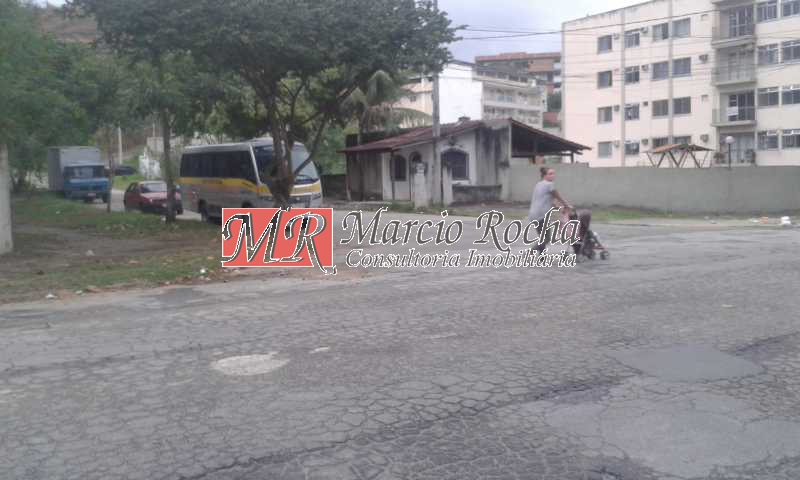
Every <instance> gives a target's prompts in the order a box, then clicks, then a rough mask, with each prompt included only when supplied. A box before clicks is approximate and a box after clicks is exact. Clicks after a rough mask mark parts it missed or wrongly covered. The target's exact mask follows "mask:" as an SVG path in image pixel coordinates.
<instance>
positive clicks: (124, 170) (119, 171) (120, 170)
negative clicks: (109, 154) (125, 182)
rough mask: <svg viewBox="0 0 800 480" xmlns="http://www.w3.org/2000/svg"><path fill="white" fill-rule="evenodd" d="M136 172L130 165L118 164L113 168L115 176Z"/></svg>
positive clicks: (124, 175) (134, 173)
mask: <svg viewBox="0 0 800 480" xmlns="http://www.w3.org/2000/svg"><path fill="white" fill-rule="evenodd" d="M137 173H138V172H137V171H136V169H135V168H133V167H131V166H130V165H120V166H118V167H115V168H114V175H115V176H117V177H130V176H131V175H136V174H137Z"/></svg>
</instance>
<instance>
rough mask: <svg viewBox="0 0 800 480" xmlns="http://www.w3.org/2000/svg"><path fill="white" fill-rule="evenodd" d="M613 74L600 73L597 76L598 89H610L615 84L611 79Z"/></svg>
mask: <svg viewBox="0 0 800 480" xmlns="http://www.w3.org/2000/svg"><path fill="white" fill-rule="evenodd" d="M611 74H612V72H611V71H607V72H600V73H598V74H597V88H609V87H611V86H612V85H613V84H614V81H613V80H612V77H611Z"/></svg>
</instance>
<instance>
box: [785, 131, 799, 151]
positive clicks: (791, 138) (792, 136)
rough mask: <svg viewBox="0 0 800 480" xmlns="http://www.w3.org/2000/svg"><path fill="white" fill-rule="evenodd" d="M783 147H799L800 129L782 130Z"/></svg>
mask: <svg viewBox="0 0 800 480" xmlns="http://www.w3.org/2000/svg"><path fill="white" fill-rule="evenodd" d="M783 148H800V129H795V130H784V131H783Z"/></svg>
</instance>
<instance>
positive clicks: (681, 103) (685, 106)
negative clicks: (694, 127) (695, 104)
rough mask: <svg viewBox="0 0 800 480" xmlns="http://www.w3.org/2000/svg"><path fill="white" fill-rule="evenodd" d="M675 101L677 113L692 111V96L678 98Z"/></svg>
mask: <svg viewBox="0 0 800 480" xmlns="http://www.w3.org/2000/svg"><path fill="white" fill-rule="evenodd" d="M673 101H674V107H673V112H674V113H675V115H689V114H691V113H692V97H683V98H676V99H674V100H673Z"/></svg>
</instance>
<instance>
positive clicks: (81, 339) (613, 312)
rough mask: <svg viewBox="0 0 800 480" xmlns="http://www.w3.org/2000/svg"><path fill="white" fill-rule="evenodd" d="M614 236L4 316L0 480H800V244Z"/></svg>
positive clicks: (625, 232)
mask: <svg viewBox="0 0 800 480" xmlns="http://www.w3.org/2000/svg"><path fill="white" fill-rule="evenodd" d="M598 229H600V233H601V234H602V235H603V239H604V241H605V242H606V243H607V244H608V246H609V247H610V248H611V249H612V253H613V254H612V259H611V261H609V262H593V263H585V264H581V265H579V266H578V267H577V268H575V269H555V268H553V269H528V270H521V269H510V270H506V269H502V270H495V269H466V268H459V269H440V270H397V271H370V274H369V275H367V276H365V277H362V276H357V275H346V274H344V275H343V274H340V275H339V276H337V277H333V278H321V277H319V278H318V277H314V278H312V279H307V280H301V279H298V278H293V277H291V276H289V277H285V278H270V279H269V280H263V279H257V278H256V279H251V280H247V281H240V282H231V283H228V284H217V285H203V286H196V287H178V288H170V289H162V290H152V291H131V292H120V293H114V294H107V295H98V296H91V297H85V298H80V299H77V300H75V301H69V302H50V303H33V304H16V305H7V306H4V307H0V478H2V479H47V480H53V479H80V480H89V479H103V480H107V479H148V480H149V479H204V480H212V479H213V480H229V479H241V480H254V479H264V480H272V479H308V480H311V479H331V480H349V479H354V480H356V479H357V480H365V479H376V480H405V479H408V480H412V479H414V480H428V479H430V480H441V479H445V480H447V479H452V480H471V479H474V480H489V479H492V480H499V479H551V480H562V479H563V480H624V479H631V480H634V479H635V480H649V479H655V480H677V479H715V480H733V479H760V480H761V479H766V480H778V479H782V480H796V479H798V478H800V318H799V317H798V310H800V297H798V295H797V293H798V287H800V269H799V267H800V260H799V259H798V256H797V251H798V248H797V247H798V245H799V243H798V235H800V232H799V231H798V230H776V229H769V230H765V229H757V228H739V229H730V228H710V227H709V228H680V227H668V228H667V227H665V228H656V227H650V228H648V227H625V226H613V227H612V226H608V227H601V226H598ZM451 250H452V249H451ZM343 270H347V269H346V267H344V266H341V265H340V271H342V273H345V272H343ZM250 356H257V357H250ZM238 357H245V358H238Z"/></svg>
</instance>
